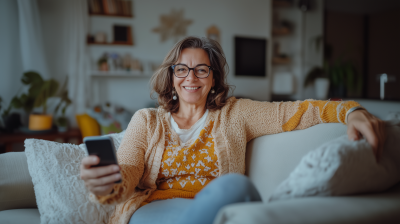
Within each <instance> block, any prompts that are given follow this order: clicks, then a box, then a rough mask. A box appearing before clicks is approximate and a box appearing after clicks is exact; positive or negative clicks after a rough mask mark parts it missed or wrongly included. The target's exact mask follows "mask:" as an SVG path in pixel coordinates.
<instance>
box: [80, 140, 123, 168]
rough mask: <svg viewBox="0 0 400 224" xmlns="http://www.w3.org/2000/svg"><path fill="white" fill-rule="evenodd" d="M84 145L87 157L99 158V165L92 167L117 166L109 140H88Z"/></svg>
mask: <svg viewBox="0 0 400 224" xmlns="http://www.w3.org/2000/svg"><path fill="white" fill-rule="evenodd" d="M85 144H86V148H87V150H88V152H89V155H96V156H98V157H99V158H100V163H99V164H98V165H96V166H93V167H98V166H107V165H111V164H117V158H115V154H114V148H113V145H112V142H111V141H110V140H109V139H104V140H103V139H101V140H100V139H98V140H88V141H85Z"/></svg>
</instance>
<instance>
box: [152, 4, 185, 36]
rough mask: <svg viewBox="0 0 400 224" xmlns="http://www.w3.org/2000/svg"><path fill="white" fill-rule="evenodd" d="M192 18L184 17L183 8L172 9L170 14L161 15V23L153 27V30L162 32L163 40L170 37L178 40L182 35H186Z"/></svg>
mask: <svg viewBox="0 0 400 224" xmlns="http://www.w3.org/2000/svg"><path fill="white" fill-rule="evenodd" d="M192 22H193V21H192V20H190V19H184V18H183V9H181V10H174V9H172V10H171V13H170V14H169V15H161V16H160V23H161V24H160V25H159V26H158V27H156V28H154V29H153V32H155V33H160V36H161V42H164V41H166V40H168V39H170V38H174V39H175V41H177V40H178V38H179V37H180V36H186V29H187V27H188V26H189V25H190V24H192Z"/></svg>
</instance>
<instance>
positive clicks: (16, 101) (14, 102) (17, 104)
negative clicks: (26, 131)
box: [10, 96, 23, 109]
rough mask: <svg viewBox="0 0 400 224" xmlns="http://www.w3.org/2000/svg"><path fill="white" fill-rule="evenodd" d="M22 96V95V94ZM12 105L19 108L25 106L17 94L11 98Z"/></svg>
mask: <svg viewBox="0 0 400 224" xmlns="http://www.w3.org/2000/svg"><path fill="white" fill-rule="evenodd" d="M21 98H22V96H21ZM10 104H11V106H12V107H14V108H15V109H19V108H21V107H22V106H23V103H22V100H21V99H20V98H18V97H16V96H14V97H13V98H12V100H11V103H10Z"/></svg>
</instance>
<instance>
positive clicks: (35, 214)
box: [0, 208, 40, 224]
mask: <svg viewBox="0 0 400 224" xmlns="http://www.w3.org/2000/svg"><path fill="white" fill-rule="evenodd" d="M0 221H1V222H0V223H1V224H22V223H29V224H40V214H39V210H38V209H37V208H24V209H10V210H5V211H0Z"/></svg>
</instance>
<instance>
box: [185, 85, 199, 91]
mask: <svg viewBox="0 0 400 224" xmlns="http://www.w3.org/2000/svg"><path fill="white" fill-rule="evenodd" d="M198 88H200V87H186V86H185V89H190V90H195V89H198Z"/></svg>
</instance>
